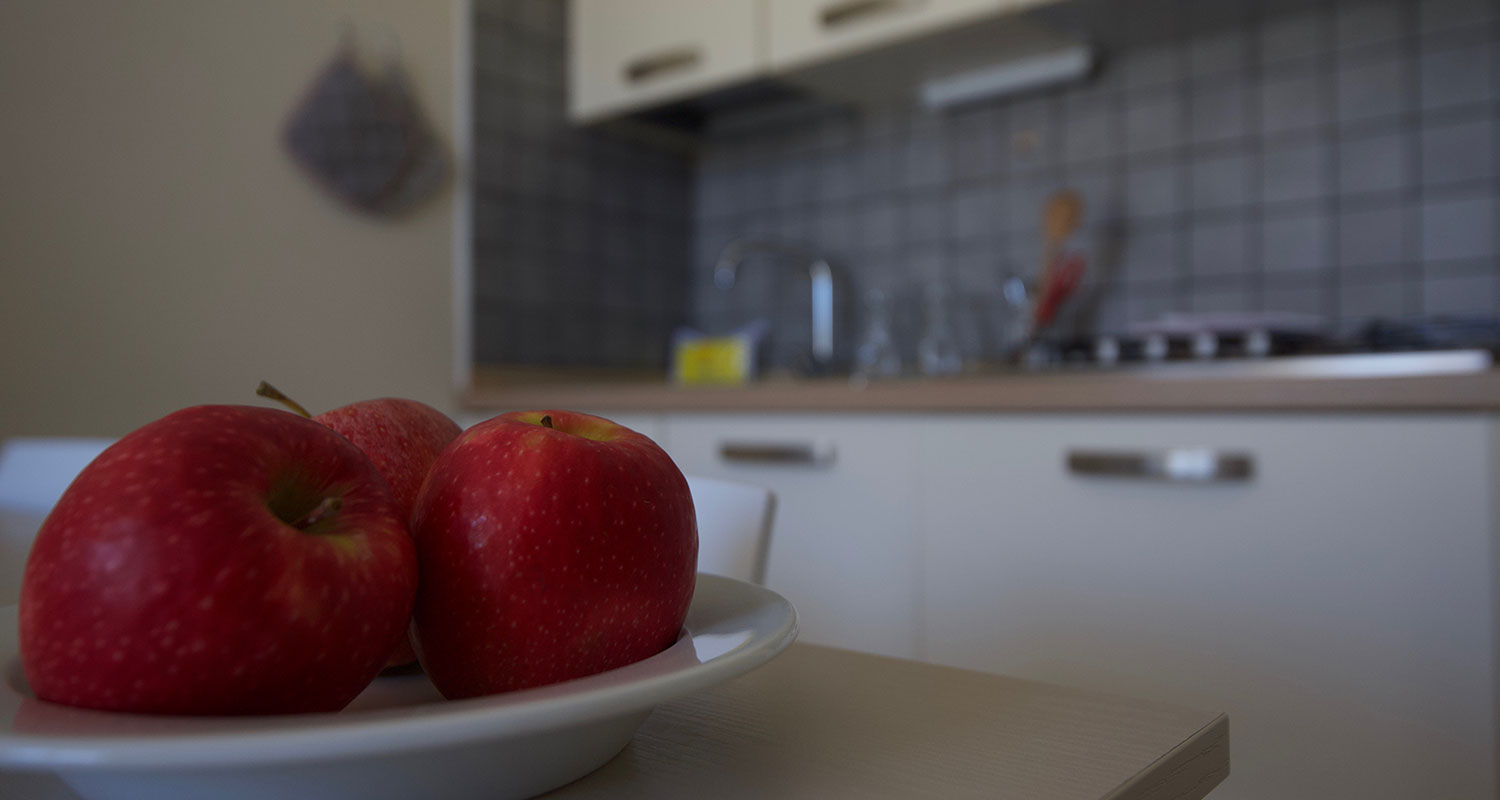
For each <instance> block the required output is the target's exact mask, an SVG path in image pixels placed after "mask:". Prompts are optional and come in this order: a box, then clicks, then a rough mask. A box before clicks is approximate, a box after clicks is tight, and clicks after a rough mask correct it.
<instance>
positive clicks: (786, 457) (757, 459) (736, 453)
mask: <svg viewBox="0 0 1500 800" xmlns="http://www.w3.org/2000/svg"><path fill="white" fill-rule="evenodd" d="M719 457H720V458H722V459H724V460H725V461H734V462H739V463H745V464H787V465H797V466H807V467H813V466H819V465H823V464H829V463H831V462H832V461H833V446H832V445H817V444H813V443H810V442H723V443H721V444H720V445H719Z"/></svg>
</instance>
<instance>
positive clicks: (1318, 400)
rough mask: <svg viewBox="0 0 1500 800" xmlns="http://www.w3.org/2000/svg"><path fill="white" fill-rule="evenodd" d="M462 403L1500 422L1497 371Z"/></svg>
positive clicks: (976, 382) (549, 395) (1158, 376)
mask: <svg viewBox="0 0 1500 800" xmlns="http://www.w3.org/2000/svg"><path fill="white" fill-rule="evenodd" d="M462 401H463V404H464V406H465V407H467V408H471V409H475V410H493V411H504V410H513V409H520V408H549V407H550V408H578V409H584V410H601V411H614V412H641V411H686V412H737V411H757V412H761V411H858V412H920V411H934V412H1038V411H1043V412H1079V413H1082V412H1237V411H1239V412H1299V411H1312V412H1495V411H1500V370H1496V369H1485V370H1480V371H1473V372H1454V373H1448V374H1425V375H1384V376H1368V377H1327V376H1307V377H1304V376H1290V375H1267V374H1242V373H1239V372H1234V371H1217V372H1216V371H1214V370H1201V371H1200V370H1178V371H1173V370H1162V371H1154V372H1153V371H1131V370H1117V371H1100V372H1043V373H1011V374H990V375H973V376H963V377H956V378H945V379H902V380H891V381H876V382H870V383H868V384H866V385H863V386H856V385H853V384H852V383H851V381H850V380H849V379H847V378H842V379H833V378H829V379H818V380H793V379H775V380H767V381H762V382H759V383H752V384H748V385H745V386H733V387H679V386H672V385H670V384H668V383H666V382H665V380H664V379H662V378H660V377H655V378H641V377H639V376H632V377H630V378H627V379H620V380H598V379H594V380H590V379H589V378H587V377H574V378H573V379H558V378H557V377H556V376H555V375H552V374H548V373H545V372H538V371H534V370H532V371H515V370H507V369H504V368H488V367H485V368H479V369H477V370H476V371H475V374H474V380H473V385H472V386H471V388H470V389H469V390H468V391H467V392H466V393H465V394H464V396H463V398H462Z"/></svg>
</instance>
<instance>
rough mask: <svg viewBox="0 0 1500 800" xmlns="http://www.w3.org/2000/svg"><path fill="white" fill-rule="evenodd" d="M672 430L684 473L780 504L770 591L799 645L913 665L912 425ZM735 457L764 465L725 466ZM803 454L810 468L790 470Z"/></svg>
mask: <svg viewBox="0 0 1500 800" xmlns="http://www.w3.org/2000/svg"><path fill="white" fill-rule="evenodd" d="M666 427H667V435H666V441H665V447H666V449H667V452H668V453H670V454H671V455H672V458H673V459H675V460H676V461H677V464H678V466H679V467H681V468H682V471H683V472H688V473H695V474H699V475H708V476H710V477H720V478H728V479H731V480H738V481H745V482H747V483H753V484H757V485H760V486H764V487H767V488H769V489H771V490H772V491H773V492H775V493H776V517H775V523H774V525H773V526H772V532H771V549H770V554H769V559H768V563H767V569H766V585H767V586H768V587H770V588H772V589H774V590H776V591H777V592H780V593H781V594H783V595H785V596H786V597H787V599H789V600H791V602H792V605H794V606H796V608H797V615H798V622H799V624H800V625H801V629H802V632H801V634H800V638H801V639H802V640H804V641H809V642H817V643H819V644H828V645H833V646H837V647H848V648H852V649H855V650H864V651H869V652H874V653H883V654H886V655H895V656H905V657H911V656H914V655H915V637H916V618H915V617H916V605H915V595H914V587H915V584H916V579H917V570H918V568H919V567H918V562H917V560H916V555H917V553H916V541H915V538H914V536H913V517H914V515H915V513H916V512H915V509H916V494H915V486H914V483H913V476H912V465H913V462H914V459H915V450H916V444H915V441H914V439H913V433H914V430H913V426H912V425H911V424H910V422H909V418H902V417H856V416H838V417H828V416H815V415H787V416H759V417H757V416H750V415H718V414H706V415H689V414H682V415H673V416H670V417H668V419H667V425H666ZM726 447H727V448H729V449H730V451H731V452H736V451H737V452H739V453H740V454H741V455H744V456H759V457H761V458H762V459H765V460H761V461H746V460H734V459H726V458H725V456H724V454H723V451H724V450H725V448H726ZM799 448H806V449H807V452H808V453H810V455H811V458H812V463H798V462H797V461H796V460H792V461H788V460H786V459H787V458H793V459H796V458H799V457H800V454H801V451H799ZM778 459H779V460H778Z"/></svg>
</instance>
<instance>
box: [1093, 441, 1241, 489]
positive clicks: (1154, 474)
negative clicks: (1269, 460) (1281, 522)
mask: <svg viewBox="0 0 1500 800" xmlns="http://www.w3.org/2000/svg"><path fill="white" fill-rule="evenodd" d="M1068 471H1069V472H1071V473H1073V474H1075V475H1088V476H1096V477H1108V478H1134V479H1138V480H1155V481H1172V482H1177V483H1238V482H1244V481H1248V480H1250V479H1251V478H1253V477H1255V458H1254V456H1252V455H1250V454H1249V453H1221V452H1218V451H1215V450H1208V449H1204V448H1192V447H1184V448H1171V449H1167V450H1148V451H1129V450H1074V451H1072V452H1069V453H1068Z"/></svg>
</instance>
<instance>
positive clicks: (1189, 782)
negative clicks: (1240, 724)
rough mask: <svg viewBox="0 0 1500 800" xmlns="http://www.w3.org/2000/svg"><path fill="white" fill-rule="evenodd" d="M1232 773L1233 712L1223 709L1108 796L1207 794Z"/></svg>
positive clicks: (1143, 799)
mask: <svg viewBox="0 0 1500 800" xmlns="http://www.w3.org/2000/svg"><path fill="white" fill-rule="evenodd" d="M1228 777H1229V716H1228V715H1227V714H1224V713H1220V714H1219V715H1218V716H1217V717H1215V718H1214V720H1213V721H1212V722H1210V723H1208V724H1207V725H1204V726H1203V727H1202V728H1200V729H1198V730H1197V731H1195V732H1194V733H1193V735H1191V736H1189V737H1187V738H1186V739H1184V740H1182V743H1181V744H1179V745H1177V746H1176V747H1174V748H1172V750H1171V751H1170V752H1168V753H1167V754H1165V755H1163V756H1162V757H1161V758H1160V759H1157V760H1156V761H1155V762H1154V763H1152V764H1151V765H1150V766H1148V767H1146V768H1145V769H1143V770H1141V771H1140V772H1139V773H1137V774H1136V776H1135V777H1133V778H1131V779H1130V780H1128V781H1126V782H1125V783H1123V784H1121V785H1120V787H1119V788H1118V789H1116V790H1115V791H1113V792H1111V793H1110V794H1109V795H1108V796H1107V797H1106V798H1104V800H1182V799H1183V798H1198V797H1204V796H1206V795H1208V793H1209V792H1212V791H1213V790H1214V788H1215V787H1217V786H1218V785H1219V784H1220V783H1223V782H1224V779H1225V778H1228Z"/></svg>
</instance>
